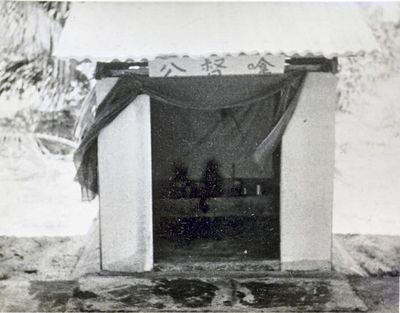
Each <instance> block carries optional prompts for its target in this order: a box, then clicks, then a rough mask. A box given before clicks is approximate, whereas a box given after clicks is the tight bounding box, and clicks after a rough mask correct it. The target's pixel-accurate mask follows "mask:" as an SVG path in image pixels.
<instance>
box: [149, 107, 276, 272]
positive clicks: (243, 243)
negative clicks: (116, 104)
mask: <svg viewBox="0 0 400 313" xmlns="http://www.w3.org/2000/svg"><path fill="white" fill-rule="evenodd" d="M261 105H262V104H261ZM273 109H274V108H273V106H271V108H267V109H266V108H265V107H263V108H261V109H260V110H257V108H254V109H253V110H255V112H253V111H249V110H248V109H247V108H234V109H229V110H215V111H202V110H194V109H183V108H179V107H176V106H172V105H165V104H161V103H156V102H155V101H153V100H152V104H151V125H152V168H153V225H154V228H153V233H154V236H153V238H154V239H153V240H154V261H155V263H156V264H162V263H163V262H167V263H168V262H173V263H188V262H229V261H257V260H277V259H279V254H280V251H279V247H280V230H279V192H280V187H279V186H280V145H279V146H278V147H277V148H276V150H275V152H274V153H273V155H271V156H270V157H269V158H268V160H267V162H266V163H265V164H263V166H262V167H260V166H259V165H257V164H255V163H254V161H253V160H252V158H251V153H252V151H253V150H254V147H256V146H257V145H258V144H259V143H260V142H261V141H262V140H263V139H264V138H265V131H263V129H262V128H263V125H264V124H268V122H269V120H268V119H269V114H273V112H272V111H271V112H270V110H273ZM260 112H262V114H260Z"/></svg>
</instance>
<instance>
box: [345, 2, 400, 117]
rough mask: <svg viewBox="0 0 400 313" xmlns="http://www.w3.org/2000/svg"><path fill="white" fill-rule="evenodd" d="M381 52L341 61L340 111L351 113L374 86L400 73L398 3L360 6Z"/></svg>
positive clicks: (399, 16) (346, 58)
mask: <svg viewBox="0 0 400 313" xmlns="http://www.w3.org/2000/svg"><path fill="white" fill-rule="evenodd" d="M359 6H360V8H361V11H362V13H363V14H364V17H365V20H366V22H367V24H368V25H369V27H370V28H371V30H372V32H373V35H374V37H375V39H376V40H377V42H378V44H379V46H380V51H373V52H370V53H367V54H364V55H362V56H356V57H345V58H340V59H339V63H340V69H339V70H340V72H339V75H338V76H339V84H338V90H339V96H340V97H339V108H338V109H339V110H340V111H343V112H351V111H352V107H353V106H354V105H355V104H356V103H358V100H359V99H360V97H361V96H362V94H363V93H364V92H365V91H366V90H367V89H368V88H371V86H373V85H374V83H375V82H377V81H379V80H382V79H386V78H388V77H390V76H391V75H393V74H395V73H399V72H400V3H391V4H388V3H363V4H359Z"/></svg>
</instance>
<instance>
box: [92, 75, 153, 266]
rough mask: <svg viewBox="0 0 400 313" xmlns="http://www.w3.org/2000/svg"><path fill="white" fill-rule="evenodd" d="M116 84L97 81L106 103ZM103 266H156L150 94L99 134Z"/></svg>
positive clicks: (110, 81)
mask: <svg viewBox="0 0 400 313" xmlns="http://www.w3.org/2000/svg"><path fill="white" fill-rule="evenodd" d="M114 84H115V79H110V78H108V79H103V80H100V81H99V82H98V84H97V91H98V92H97V99H98V102H99V103H100V102H101V101H102V99H103V98H104V96H105V95H106V94H107V93H108V92H109V91H110V89H111V87H112V86H113V85H114ZM98 171H99V189H100V247H101V267H102V269H103V270H108V271H126V272H143V271H149V270H151V269H152V267H153V226H152V182H151V180H152V175H151V125H150V98H149V97H148V96H147V95H140V96H138V97H137V98H136V99H135V100H134V101H133V102H132V103H131V104H130V105H129V106H128V107H127V108H125V109H124V110H123V111H122V112H121V113H120V114H119V115H118V116H117V118H116V119H115V120H114V121H113V122H112V123H111V124H110V125H108V126H107V127H105V128H104V129H103V130H102V131H101V133H100V135H99V138H98Z"/></svg>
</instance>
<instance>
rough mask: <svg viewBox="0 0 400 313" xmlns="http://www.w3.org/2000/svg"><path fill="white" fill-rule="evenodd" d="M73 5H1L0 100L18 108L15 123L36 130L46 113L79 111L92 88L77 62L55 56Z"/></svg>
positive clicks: (21, 3)
mask: <svg viewBox="0 0 400 313" xmlns="http://www.w3.org/2000/svg"><path fill="white" fill-rule="evenodd" d="M69 7H70V5H69V3H68V2H1V3H0V56H1V58H0V103H1V104H2V105H4V106H10V107H15V110H14V112H15V113H17V112H18V114H17V116H18V117H19V118H17V119H16V120H15V121H14V120H11V124H10V126H11V127H17V128H22V129H25V130H30V131H33V130H35V129H36V128H37V127H38V123H40V122H42V121H43V117H45V115H44V113H42V112H43V111H63V110H69V111H71V113H72V114H73V115H76V114H77V112H78V110H79V107H80V105H81V103H82V101H83V99H84V97H85V95H86V94H87V92H88V90H89V87H90V86H89V80H88V78H87V77H86V75H84V74H83V73H81V72H80V71H78V69H77V65H78V64H76V62H75V63H74V62H69V61H64V60H57V59H55V58H53V57H52V52H53V49H54V43H56V42H57V41H58V39H59V36H60V34H61V30H62V27H63V25H64V24H65V20H66V19H67V17H68V13H69ZM11 112H13V110H11ZM21 120H22V121H24V122H21ZM24 123H25V125H23V124H24ZM71 132H72V130H71Z"/></svg>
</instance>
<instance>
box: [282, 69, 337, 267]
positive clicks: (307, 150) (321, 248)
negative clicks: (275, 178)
mask: <svg viewBox="0 0 400 313" xmlns="http://www.w3.org/2000/svg"><path fill="white" fill-rule="evenodd" d="M336 82H337V80H336V77H335V76H334V75H333V74H331V73H308V74H307V77H306V80H305V83H304V87H303V90H302V94H301V96H300V99H299V102H298V105H297V108H296V111H295V113H294V115H293V118H292V119H291V121H290V123H289V125H288V127H287V129H286V131H285V134H284V136H283V139H282V157H281V214H280V219H281V264H282V266H281V267H282V270H330V269H331V249H332V200H333V176H334V155H335V153H334V152H335V151H334V149H335V124H334V122H335V106H336V100H337V95H336Z"/></svg>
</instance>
